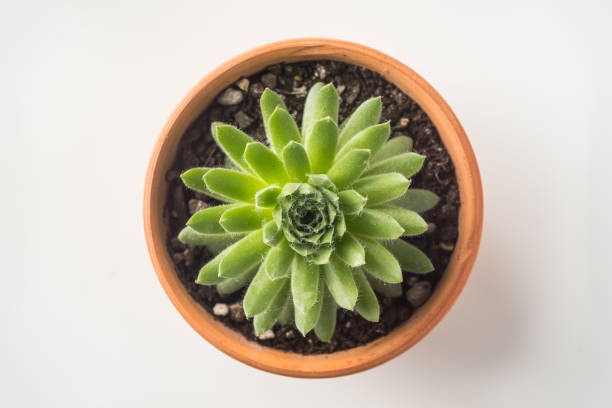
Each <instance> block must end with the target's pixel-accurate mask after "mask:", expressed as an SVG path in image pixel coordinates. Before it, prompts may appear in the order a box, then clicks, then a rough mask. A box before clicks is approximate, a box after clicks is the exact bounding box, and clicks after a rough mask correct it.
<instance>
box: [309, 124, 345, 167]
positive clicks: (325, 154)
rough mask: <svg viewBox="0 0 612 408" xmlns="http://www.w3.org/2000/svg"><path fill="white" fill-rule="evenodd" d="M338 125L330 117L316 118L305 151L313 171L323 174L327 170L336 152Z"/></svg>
mask: <svg viewBox="0 0 612 408" xmlns="http://www.w3.org/2000/svg"><path fill="white" fill-rule="evenodd" d="M337 142H338V125H336V122H334V121H333V120H332V119H331V118H330V117H326V118H323V119H320V120H318V121H317V122H315V123H314V125H313V127H312V132H311V133H310V137H309V138H308V141H307V143H306V152H307V153H308V159H309V160H310V167H311V171H312V172H313V173H317V174H323V173H325V172H327V170H329V168H330V167H331V165H332V162H333V161H334V156H335V154H336V144H337Z"/></svg>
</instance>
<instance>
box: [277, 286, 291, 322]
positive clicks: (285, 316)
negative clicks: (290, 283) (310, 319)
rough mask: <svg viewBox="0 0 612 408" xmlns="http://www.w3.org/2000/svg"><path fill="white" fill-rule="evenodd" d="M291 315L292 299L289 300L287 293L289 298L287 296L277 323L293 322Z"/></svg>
mask: <svg viewBox="0 0 612 408" xmlns="http://www.w3.org/2000/svg"><path fill="white" fill-rule="evenodd" d="M293 315H294V313H293V299H291V291H289V296H287V300H286V301H285V305H284V306H283V310H281V312H280V314H279V315H278V322H279V323H280V324H289V323H291V322H292V321H293Z"/></svg>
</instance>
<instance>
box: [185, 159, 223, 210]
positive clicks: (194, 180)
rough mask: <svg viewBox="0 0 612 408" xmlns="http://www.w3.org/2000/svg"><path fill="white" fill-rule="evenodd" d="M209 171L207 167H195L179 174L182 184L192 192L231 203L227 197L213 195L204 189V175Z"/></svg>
mask: <svg viewBox="0 0 612 408" xmlns="http://www.w3.org/2000/svg"><path fill="white" fill-rule="evenodd" d="M209 170H210V168H209V167H195V168H193V169H189V170H187V171H186V172H184V173H183V174H181V179H182V180H183V183H184V184H185V185H186V186H187V187H189V188H190V189H192V190H195V191H198V192H200V193H203V194H206V195H207V196H209V197H212V198H216V199H217V200H219V201H225V202H233V201H234V200H232V199H231V198H229V197H225V196H223V195H221V194H217V193H214V192H212V191H210V190H209V189H208V188H207V187H206V183H204V175H205V174H206V173H208V171H209Z"/></svg>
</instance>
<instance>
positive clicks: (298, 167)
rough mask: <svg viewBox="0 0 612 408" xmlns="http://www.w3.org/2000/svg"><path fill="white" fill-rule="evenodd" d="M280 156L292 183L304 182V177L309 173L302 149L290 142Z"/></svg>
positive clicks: (300, 146)
mask: <svg viewBox="0 0 612 408" xmlns="http://www.w3.org/2000/svg"><path fill="white" fill-rule="evenodd" d="M281 156H282V158H283V163H285V169H287V174H288V175H289V178H290V179H291V180H292V181H299V182H302V181H306V175H307V174H308V173H310V162H309V161H308V154H307V153H306V150H305V149H304V147H303V146H302V145H301V144H299V143H297V142H295V141H291V142H289V143H288V144H287V146H285V147H284V148H283V151H282V154H281Z"/></svg>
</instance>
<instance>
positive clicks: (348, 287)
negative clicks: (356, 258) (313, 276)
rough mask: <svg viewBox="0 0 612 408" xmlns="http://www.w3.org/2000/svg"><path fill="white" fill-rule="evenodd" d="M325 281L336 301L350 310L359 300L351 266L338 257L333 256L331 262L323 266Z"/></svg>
mask: <svg viewBox="0 0 612 408" xmlns="http://www.w3.org/2000/svg"><path fill="white" fill-rule="evenodd" d="M323 272H324V276H325V283H326V284H327V287H328V289H329V291H330V292H331V294H332V296H333V297H334V299H335V301H336V303H337V304H338V305H339V306H340V307H342V308H344V309H348V310H353V308H354V307H355V303H356V302H357V295H358V289H357V285H356V284H355V279H354V278H353V273H352V272H351V268H349V267H348V266H347V265H346V264H345V263H344V262H342V261H341V260H340V259H339V258H338V257H336V256H332V258H331V261H330V263H328V264H327V265H325V266H324V267H323Z"/></svg>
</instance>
